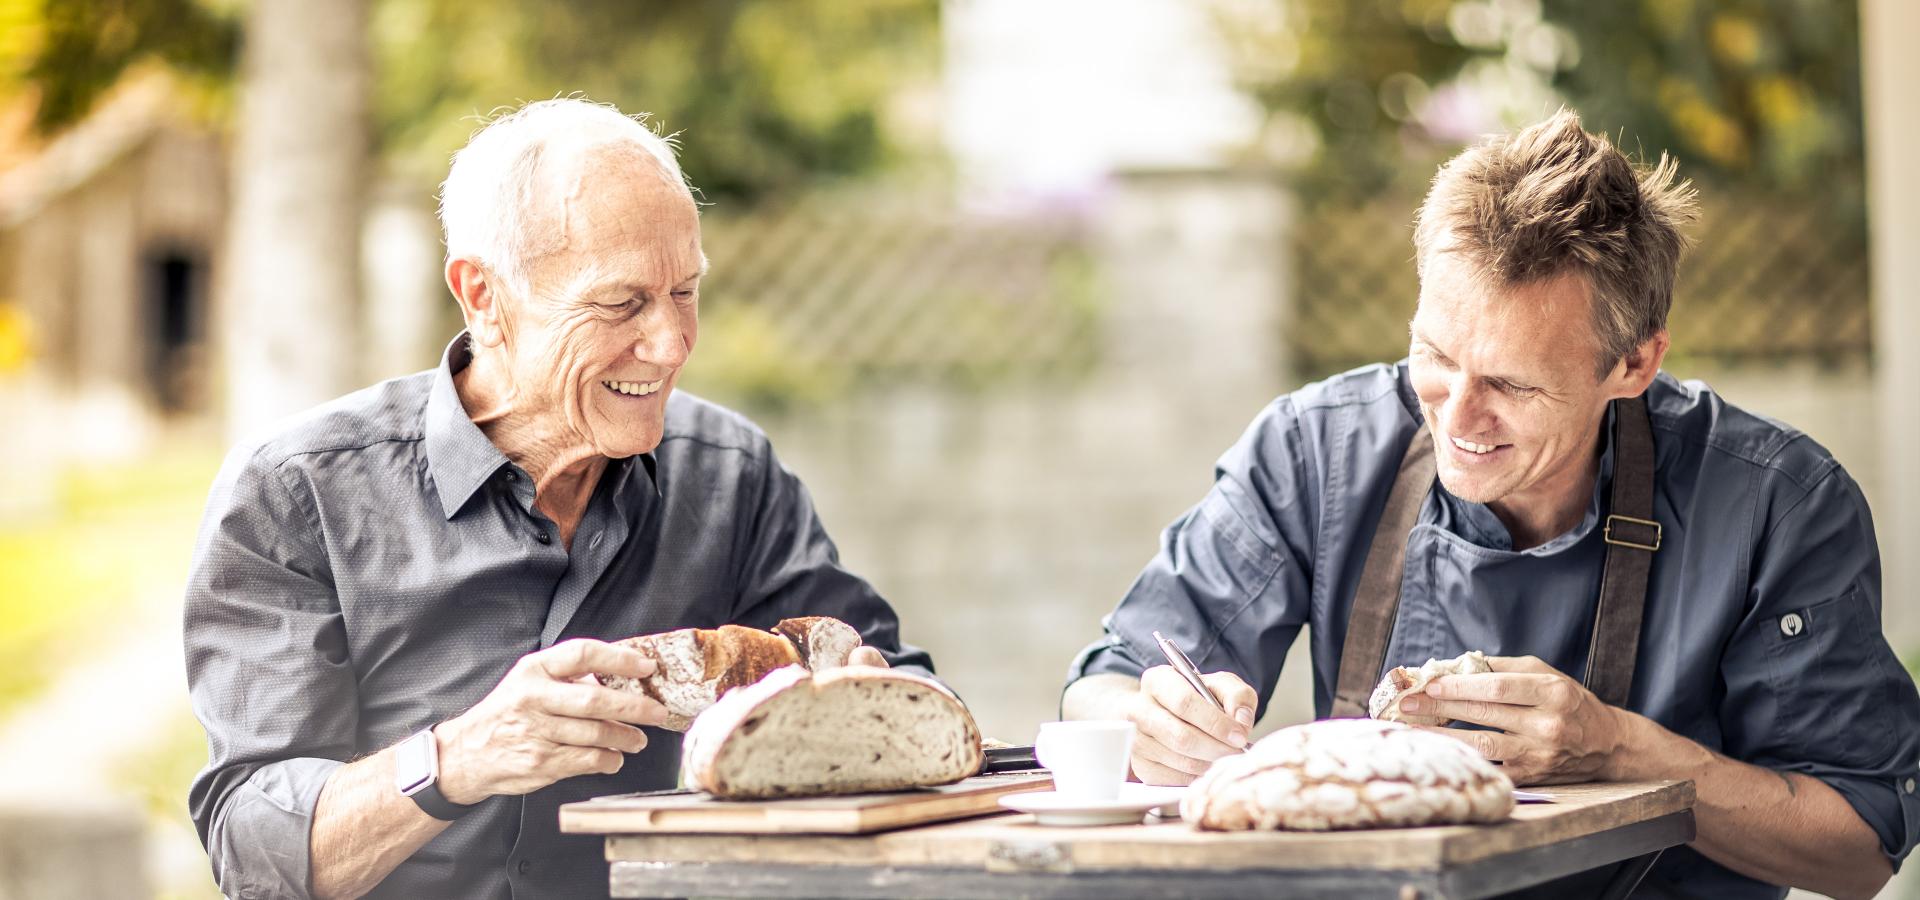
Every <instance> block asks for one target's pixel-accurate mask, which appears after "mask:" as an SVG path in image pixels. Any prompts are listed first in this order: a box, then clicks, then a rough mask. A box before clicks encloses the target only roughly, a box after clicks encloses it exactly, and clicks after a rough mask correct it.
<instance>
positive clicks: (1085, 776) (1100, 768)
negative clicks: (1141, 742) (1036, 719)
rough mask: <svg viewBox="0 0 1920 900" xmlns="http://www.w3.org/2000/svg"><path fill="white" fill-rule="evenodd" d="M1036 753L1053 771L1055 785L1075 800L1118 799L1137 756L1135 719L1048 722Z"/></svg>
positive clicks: (1034, 749) (1041, 727)
mask: <svg viewBox="0 0 1920 900" xmlns="http://www.w3.org/2000/svg"><path fill="white" fill-rule="evenodd" d="M1033 752H1034V755H1035V756H1037V757H1039V759H1040V764H1041V765H1043V766H1046V767H1047V769H1048V770H1049V771H1051V772H1052V773H1053V789H1054V791H1055V792H1056V793H1058V794H1059V795H1060V796H1061V797H1063V798H1068V799H1073V800H1117V799H1119V798H1120V783H1121V782H1123V781H1126V780H1127V760H1128V759H1130V758H1131V757H1132V756H1133V723H1132V722H1119V721H1097V720H1096V721H1086V722H1047V723H1045V724H1042V725H1041V726H1040V736H1039V737H1038V738H1035V739H1034V742H1033Z"/></svg>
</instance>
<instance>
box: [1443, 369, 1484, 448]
mask: <svg viewBox="0 0 1920 900" xmlns="http://www.w3.org/2000/svg"><path fill="white" fill-rule="evenodd" d="M1440 409H1441V413H1442V415H1441V417H1440V420H1441V422H1442V423H1443V424H1444V425H1445V426H1446V428H1447V430H1449V431H1451V432H1453V433H1454V434H1456V435H1461V436H1469V435H1476V434H1479V433H1480V432H1481V429H1482V428H1483V427H1484V426H1485V425H1487V424H1488V421H1489V418H1490V417H1489V416H1488V415H1487V402H1486V393H1485V391H1484V390H1482V389H1480V388H1477V387H1475V386H1474V384H1473V382H1472V380H1471V379H1468V378H1466V377H1464V376H1455V377H1454V378H1452V379H1450V380H1449V381H1448V383H1447V400H1446V402H1445V403H1444V404H1442V405H1441V408H1440Z"/></svg>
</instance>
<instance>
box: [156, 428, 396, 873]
mask: <svg viewBox="0 0 1920 900" xmlns="http://www.w3.org/2000/svg"><path fill="white" fill-rule="evenodd" d="M322 547H323V542H322V540H321V537H320V530H319V526H318V524H317V517H316V516H315V511H314V509H313V505H312V500H311V498H310V497H308V496H307V495H306V494H304V493H303V492H301V491H298V490H296V489H295V487H294V485H293V484H292V483H291V482H290V481H289V480H288V479H285V478H284V477H283V476H282V473H281V472H280V470H279V469H278V468H277V467H276V466H275V465H274V464H273V463H272V462H271V461H270V460H268V459H266V458H264V457H263V456H262V455H261V454H260V453H258V452H257V451H253V450H247V449H242V450H238V451H235V453H234V454H232V455H231V456H229V457H228V459H227V462H226V464H225V466H223V467H222V470H221V473H220V475H219V477H218V478H217V479H216V480H215V482H214V486H213V490H212V493H211V495H210V497H209V499H208V503H207V511H206V516H205V518H204V520H203V521H202V523H201V528H200V534H199V538H198V542H197V544H196V546H195V549H194V558H193V567H192V571H191V574H190V575H189V578H188V585H187V595H186V611H185V623H184V626H185V627H184V630H185V640H186V663H187V681H188V685H189V688H190V690H191V692H192V698H193V709H194V713H195V715H197V716H198V717H199V719H200V723H201V725H202V726H204V727H205V728H206V732H207V744H208V761H207V767H206V768H205V769H203V770H202V771H201V772H200V773H199V775H197V776H196V777H195V778H194V780H193V784H192V787H191V789H190V792H189V795H188V804H189V809H190V812H191V813H192V816H193V821H194V825H195V827H196V828H197V829H198V831H199V833H200V839H201V842H202V843H203V844H204V845H205V846H206V849H207V855H208V858H209V860H210V861H211V863H212V865H213V873H214V878H215V880H216V881H217V882H218V883H219V886H220V889H221V891H222V892H223V893H225V894H226V895H228V896H230V897H306V896H308V894H309V888H308V885H309V870H310V863H311V860H310V857H309V835H310V832H311V825H312V819H313V810H314V806H315V804H316V802H317V801H318V799H319V796H320V789H321V787H322V786H324V785H325V783H326V780H327V778H328V777H329V776H330V775H331V774H332V772H333V770H334V769H336V768H339V767H340V766H341V765H342V764H343V762H344V761H345V760H347V759H348V758H349V757H350V756H351V754H352V752H353V741H354V734H355V727H356V724H357V721H358V703H357V691H356V687H355V685H356V681H355V678H354V675H353V671H352V668H351V666H350V663H349V660H348V654H347V649H346V648H347V643H346V635H345V631H344V625H343V622H342V619H341V614H340V607H339V603H338V602H337V600H336V596H335V593H334V590H333V586H332V575H331V569H330V567H329V566H328V564H327V558H326V554H325V552H324V551H323V549H322Z"/></svg>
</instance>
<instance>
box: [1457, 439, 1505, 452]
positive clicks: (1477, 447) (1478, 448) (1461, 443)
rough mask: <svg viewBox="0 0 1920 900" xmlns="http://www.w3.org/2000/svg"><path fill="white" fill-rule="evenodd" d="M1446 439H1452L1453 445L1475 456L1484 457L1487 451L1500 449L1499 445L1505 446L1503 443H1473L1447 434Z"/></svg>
mask: <svg viewBox="0 0 1920 900" xmlns="http://www.w3.org/2000/svg"><path fill="white" fill-rule="evenodd" d="M1448 439H1452V441H1453V447H1459V449H1463V451H1467V453H1473V455H1475V457H1484V455H1488V453H1494V451H1496V449H1500V447H1505V443H1473V441H1465V439H1459V438H1453V436H1448Z"/></svg>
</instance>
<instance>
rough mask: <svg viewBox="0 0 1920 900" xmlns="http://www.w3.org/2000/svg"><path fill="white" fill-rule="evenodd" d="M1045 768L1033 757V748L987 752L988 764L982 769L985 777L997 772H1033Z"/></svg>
mask: <svg viewBox="0 0 1920 900" xmlns="http://www.w3.org/2000/svg"><path fill="white" fill-rule="evenodd" d="M1041 768H1045V767H1044V766H1042V765H1040V760H1039V759H1038V758H1037V757H1035V756H1034V755H1033V748H1032V747H995V748H993V749H991V750H988V751H987V764H986V765H985V766H982V767H981V768H980V773H981V774H983V775H992V774H994V773H996V772H1031V771H1033V770H1035V769H1041Z"/></svg>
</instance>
